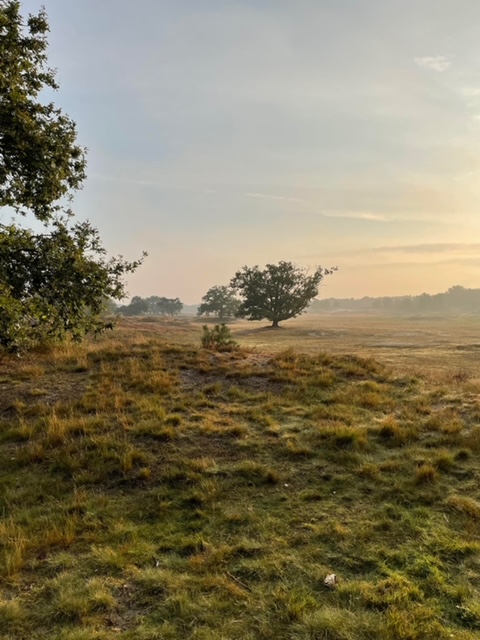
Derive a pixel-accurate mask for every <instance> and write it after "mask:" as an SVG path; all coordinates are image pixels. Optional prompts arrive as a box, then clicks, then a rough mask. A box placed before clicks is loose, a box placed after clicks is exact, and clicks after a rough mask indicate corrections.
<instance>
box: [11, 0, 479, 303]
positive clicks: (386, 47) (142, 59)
mask: <svg viewBox="0 0 480 640" xmlns="http://www.w3.org/2000/svg"><path fill="white" fill-rule="evenodd" d="M41 5H45V8H46V11H47V14H48V16H49V21H50V27H51V33H50V36H49V42H50V54H49V62H50V66H52V67H55V68H58V81H59V83H60V90H59V92H58V93H57V94H56V96H55V102H56V104H57V105H58V106H60V107H62V108H63V109H64V110H65V111H66V112H67V113H68V114H69V115H70V116H71V117H72V118H73V119H74V120H75V121H76V123H77V125H78V140H79V142H80V143H81V144H82V145H85V146H87V147H88V148H89V153H88V178H87V180H86V182H85V185H84V188H83V190H82V191H81V192H79V193H78V194H77V195H76V197H75V204H74V210H75V211H76V213H77V215H78V216H79V217H80V218H88V219H90V220H91V222H92V223H93V224H94V225H95V226H97V227H98V228H99V230H100V233H101V236H102V238H103V241H104V244H105V246H106V247H107V249H108V250H109V252H110V253H112V254H117V253H121V254H123V255H124V256H125V257H126V258H128V259H134V258H136V257H138V256H139V254H140V253H141V251H142V250H146V251H148V253H149V257H148V258H147V260H146V261H145V264H144V266H143V267H141V268H140V269H139V270H138V272H137V273H136V274H135V275H134V276H133V277H131V278H130V279H129V286H128V290H129V294H130V297H131V296H133V295H141V296H148V295H154V294H157V295H164V296H167V297H176V296H178V297H179V298H181V300H182V301H184V302H185V303H186V304H195V303H198V301H199V300H200V299H201V297H202V295H203V294H204V293H205V291H206V290H207V289H208V288H209V287H210V286H212V285H216V284H227V283H228V281H229V280H230V278H231V276H232V275H233V273H234V272H235V271H236V270H237V269H239V268H241V267H242V266H243V265H245V264H248V265H254V264H259V265H263V264H265V263H267V262H277V261H279V260H292V261H294V262H296V263H297V264H299V265H302V266H307V267H308V266H310V267H313V266H315V265H317V264H320V265H322V266H325V267H329V266H333V265H338V266H339V271H338V272H337V273H336V274H334V275H333V276H331V277H329V278H327V279H326V280H325V284H324V286H323V287H322V289H321V291H320V297H336V298H345V297H354V298H361V297H363V296H371V297H377V296H396V295H416V294H420V293H423V292H427V293H437V292H443V291H445V290H447V289H448V288H449V287H451V286H452V285H456V284H459V285H462V286H464V287H471V288H476V287H477V286H480V257H479V253H480V235H479V231H480V217H479V215H478V211H477V210H478V205H479V202H480V185H479V180H478V177H479V172H480V59H479V58H478V55H477V47H478V45H477V43H478V36H479V35H480V27H479V26H478V25H479V24H480V3H478V2H474V1H473V0H458V1H457V2H455V3H453V2H451V0H449V1H447V0H436V1H434V0H423V1H422V2H418V0H417V1H415V2H414V1H413V0H391V1H390V2H388V3H385V2H381V1H380V0H364V1H363V2H361V3H359V2H358V1H355V0H345V1H344V2H342V3H338V2H334V1H333V0H316V1H315V2H314V1H313V0H298V1H297V2H295V3H292V2H286V1H284V0H264V1H262V0H260V1H257V2H253V0H244V1H242V2H240V1H238V0H229V1H227V2H225V1H222V2H221V1H220V0H210V1H209V2H206V1H203V0H195V1H194V0H184V1H183V2H174V0H160V1H158V0H144V1H143V2H142V3H137V4H136V5H134V6H133V9H132V3H130V2H124V1H118V0H117V1H116V2H113V0H103V2H101V3H99V2H94V1H93V0H83V1H82V2H81V3H78V2H73V1H72V0H42V1H39V2H37V1H36V0H35V1H34V0H28V1H24V2H23V3H22V11H23V13H24V14H25V13H27V12H29V11H30V12H37V11H38V10H39V8H40V7H41ZM477 237H478V238H479V242H478V243H477V242H475V240H476V238H477Z"/></svg>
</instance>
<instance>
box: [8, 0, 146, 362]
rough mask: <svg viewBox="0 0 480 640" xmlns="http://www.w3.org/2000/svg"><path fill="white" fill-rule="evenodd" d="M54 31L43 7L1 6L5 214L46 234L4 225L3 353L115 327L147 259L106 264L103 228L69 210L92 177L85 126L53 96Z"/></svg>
mask: <svg viewBox="0 0 480 640" xmlns="http://www.w3.org/2000/svg"><path fill="white" fill-rule="evenodd" d="M48 32H49V26H48V21H47V16H46V14H45V12H44V11H43V10H41V11H40V12H39V13H38V14H37V15H30V16H29V17H28V19H27V20H24V18H23V17H22V15H21V13H20V2H17V1H15V0H0V214H1V212H2V209H3V208H6V211H7V212H8V213H9V214H12V212H13V213H14V214H17V215H26V214H27V213H30V214H31V215H33V216H34V217H35V218H37V220H39V221H40V222H43V223H45V225H47V224H48V225H49V226H48V227H47V226H46V227H45V232H44V233H33V232H32V231H31V230H28V229H25V228H24V227H20V226H18V225H16V224H10V225H4V224H0V347H3V348H5V349H9V350H17V349H19V348H25V347H28V346H30V345H32V344H34V343H35V342H39V341H44V340H50V339H55V340H57V339H61V338H63V337H64V336H65V335H66V334H69V335H71V336H73V337H74V338H81V337H82V336H83V335H85V334H86V333H90V332H92V331H93V332H97V331H100V330H102V329H104V328H107V327H108V326H109V323H105V322H104V321H103V320H102V319H101V312H102V311H103V309H104V304H105V300H106V299H108V298H113V299H122V298H123V297H124V296H125V291H124V283H123V276H124V275H125V274H126V273H128V272H130V271H133V270H135V269H136V268H137V267H138V266H139V264H140V263H141V260H139V261H136V262H131V263H129V262H125V261H124V260H123V259H122V258H121V257H120V258H114V259H110V260H107V259H106V258H105V255H106V252H105V249H104V248H103V246H102V245H101V242H100V238H99V235H98V232H97V230H96V229H94V228H93V227H92V226H91V225H90V224H89V223H88V222H82V223H76V224H72V223H70V222H69V220H70V219H71V217H72V212H71V211H70V210H68V209H67V210H65V206H66V204H67V203H68V202H69V201H70V200H71V197H72V195H71V192H72V191H73V190H75V189H78V188H80V187H81V185H82V182H83V180H84V178H85V166H86V162H85V150H84V149H83V148H82V147H81V146H79V145H78V144H77V141H76V136H77V134H76V127H75V123H74V122H73V120H71V119H70V118H69V117H68V116H66V115H65V114H64V113H63V112H62V111H61V109H59V108H57V107H55V105H54V104H53V103H52V102H46V103H44V102H42V100H41V98H42V97H43V95H45V94H44V93H43V92H44V91H45V90H47V91H49V90H56V89H57V88H58V86H57V83H56V81H55V72H54V71H52V70H51V69H49V68H48V66H47V54H46V51H47V47H48V42H47V34H48Z"/></svg>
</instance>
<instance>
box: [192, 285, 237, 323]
mask: <svg viewBox="0 0 480 640" xmlns="http://www.w3.org/2000/svg"><path fill="white" fill-rule="evenodd" d="M239 306H240V300H238V298H236V297H235V292H234V291H232V289H231V288H230V287H225V286H217V287H211V289H209V290H208V291H207V293H206V294H205V295H204V296H203V298H202V304H201V305H200V306H199V307H198V311H197V315H198V316H210V315H215V316H217V317H218V319H219V320H225V319H227V318H234V317H235V314H236V313H237V311H238V308H239Z"/></svg>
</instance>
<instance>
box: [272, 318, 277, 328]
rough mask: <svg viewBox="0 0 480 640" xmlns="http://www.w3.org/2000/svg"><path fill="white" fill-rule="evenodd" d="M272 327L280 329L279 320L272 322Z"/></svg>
mask: <svg viewBox="0 0 480 640" xmlns="http://www.w3.org/2000/svg"><path fill="white" fill-rule="evenodd" d="M272 329H278V320H274V321H273V322H272Z"/></svg>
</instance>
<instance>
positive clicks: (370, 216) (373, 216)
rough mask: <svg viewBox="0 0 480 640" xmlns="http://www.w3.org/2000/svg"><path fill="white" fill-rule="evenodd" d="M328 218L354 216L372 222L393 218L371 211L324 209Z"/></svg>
mask: <svg viewBox="0 0 480 640" xmlns="http://www.w3.org/2000/svg"><path fill="white" fill-rule="evenodd" d="M322 215H324V216H327V218H352V219H354V220H370V221H372V222H390V221H391V218H387V217H386V216H384V215H382V214H380V213H371V212H370V211H323V212H322Z"/></svg>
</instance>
